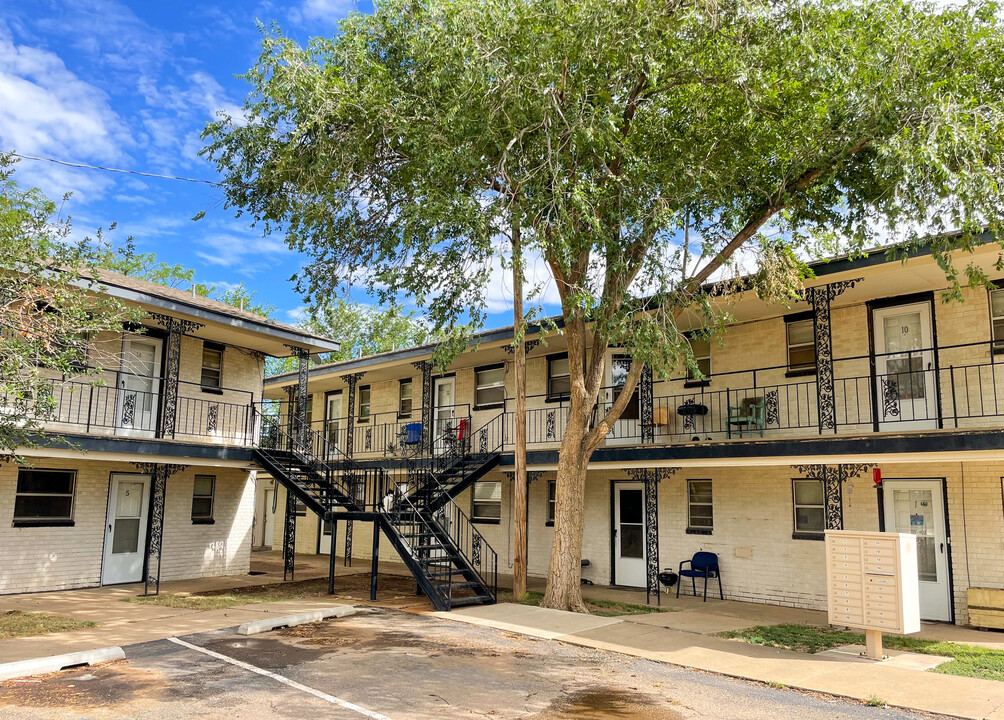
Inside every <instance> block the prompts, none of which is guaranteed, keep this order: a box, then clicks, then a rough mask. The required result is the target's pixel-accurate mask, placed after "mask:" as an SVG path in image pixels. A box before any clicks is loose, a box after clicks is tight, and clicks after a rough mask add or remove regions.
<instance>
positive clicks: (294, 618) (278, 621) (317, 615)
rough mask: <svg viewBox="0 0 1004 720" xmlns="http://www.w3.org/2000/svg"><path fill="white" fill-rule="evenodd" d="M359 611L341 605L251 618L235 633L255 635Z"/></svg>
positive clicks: (349, 606)
mask: <svg viewBox="0 0 1004 720" xmlns="http://www.w3.org/2000/svg"><path fill="white" fill-rule="evenodd" d="M359 612H360V611H359V610H357V609H356V608H354V607H353V606H351V605H342V606H340V607H334V608H328V609H327V610H315V611H314V612H302V613H296V614H294V615H283V616H282V617H277V618H268V619H267V620H253V621H251V622H246V623H244V624H243V625H241V626H240V627H238V628H237V634H238V635H257V634H258V633H263V632H268V631H269V630H275V629H276V628H284V627H294V626H296V625H304V624H306V623H312V622H317V621H318V620H327V619H328V618H343V617H349V616H350V615H356V614H357V613H359Z"/></svg>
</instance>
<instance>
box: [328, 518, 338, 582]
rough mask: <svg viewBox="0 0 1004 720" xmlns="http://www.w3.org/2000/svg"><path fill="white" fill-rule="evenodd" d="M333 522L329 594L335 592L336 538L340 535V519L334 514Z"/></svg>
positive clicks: (329, 562) (329, 563) (329, 564)
mask: <svg viewBox="0 0 1004 720" xmlns="http://www.w3.org/2000/svg"><path fill="white" fill-rule="evenodd" d="M330 524H331V548H330V550H331V553H330V554H329V555H328V595H334V594H335V539H336V538H337V537H338V532H337V528H338V521H337V520H335V518H334V514H332V518H331V521H330Z"/></svg>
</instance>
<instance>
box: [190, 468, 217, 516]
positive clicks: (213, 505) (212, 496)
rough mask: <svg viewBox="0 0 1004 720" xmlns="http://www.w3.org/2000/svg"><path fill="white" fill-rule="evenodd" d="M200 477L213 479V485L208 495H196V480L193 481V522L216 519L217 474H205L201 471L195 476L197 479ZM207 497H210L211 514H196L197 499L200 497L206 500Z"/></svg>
mask: <svg viewBox="0 0 1004 720" xmlns="http://www.w3.org/2000/svg"><path fill="white" fill-rule="evenodd" d="M199 478H209V479H210V480H211V482H212V485H211V486H210V489H209V494H208V495H196V494H195V485H194V482H193V485H192V521H193V522H204V521H206V520H212V519H214V517H215V515H216V476H215V475H205V474H202V473H200V474H198V475H196V476H195V480H196V481H197V480H198V479H199ZM206 498H209V514H208V515H196V514H195V501H196V500H198V499H202V500H205V499H206Z"/></svg>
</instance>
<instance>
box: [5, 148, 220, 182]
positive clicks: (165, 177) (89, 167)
mask: <svg viewBox="0 0 1004 720" xmlns="http://www.w3.org/2000/svg"><path fill="white" fill-rule="evenodd" d="M2 154H5V155H10V156H11V157H16V158H21V159H22V160H38V161H41V162H50V163H55V164H56V165H65V166H66V167H72V168H83V169H84V170H104V171H105V172H116V173H123V174H125V175H139V176H141V177H149V178H158V179H160V180H182V181H184V182H190V183H200V184H203V185H213V186H216V187H222V186H224V185H227V184H229V183H223V182H219V181H217V180H206V179H204V178H190V177H182V176H180V175H161V174H159V173H150V172H142V171H140V170H126V169H124V168H113V167H104V166H102V165H88V164H87V163H79V162H70V161H69V160H58V159H56V158H50V157H37V156H35V155H22V154H21V153H16V152H4V153H2Z"/></svg>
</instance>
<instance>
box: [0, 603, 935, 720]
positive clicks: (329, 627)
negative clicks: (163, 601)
mask: <svg viewBox="0 0 1004 720" xmlns="http://www.w3.org/2000/svg"><path fill="white" fill-rule="evenodd" d="M183 639H184V640H185V641H186V642H188V643H190V644H192V645H195V646H198V647H199V648H204V649H205V650H206V651H208V652H210V653H215V654H218V655H222V656H225V658H229V659H232V660H233V661H235V662H237V663H246V664H248V665H250V666H253V667H254V668H257V669H259V671H260V672H264V673H274V674H275V676H268V675H263V674H259V672H256V671H254V670H253V669H251V668H249V667H246V666H240V665H235V664H232V663H231V662H228V661H227V660H226V659H221V658H219V657H215V656H213V655H209V654H205V653H203V652H200V651H199V650H196V649H192V648H189V647H185V646H183V645H179V644H176V643H174V642H172V641H170V640H160V641H156V642H149V643H143V644H140V645H133V646H129V647H127V648H125V651H126V660H124V661H120V662H116V663H110V664H108V665H104V666H100V667H97V668H81V669H78V670H67V671H63V672H62V673H57V674H53V675H48V676H41V677H36V678H28V679H23V680H15V681H7V682H4V683H0V718H4V719H6V718H18V720H22V719H23V720H42V719H45V720H50V719H51V718H59V719H61V720H63V719H65V720H79V719H82V718H94V719H95V720H115V719H117V718H144V719H145V718H151V719H152V718H157V719H158V720H172V719H174V718H217V717H227V718H249V719H253V720H266V719H267V718H302V717H318V718H334V719H335V720H342V719H345V720H350V719H351V720H360V719H361V718H364V717H369V718H377V719H379V718H380V717H381V716H384V717H387V718H391V719H392V720H405V719H407V720H413V719H414V720H433V719H435V720H449V719H452V718H471V717H490V718H500V719H507V718H528V719H534V720H557V719H559V718H577V719H578V720H607V719H608V718H610V719H612V718H618V719H621V720H643V719H644V720H678V719H681V718H716V719H719V718H721V719H728V718H744V719H745V718H749V719H757V718H781V717H784V718H800V719H801V718H805V719H807V720H813V719H815V718H819V719H820V720H822V719H823V718H825V719H827V720H831V719H833V718H882V719H884V720H898V719H906V718H921V717H930V716H928V715H920V714H912V713H908V712H903V711H898V710H890V709H882V708H875V707H867V706H864V705H859V704H852V703H847V702H844V701H841V700H837V699H834V698H828V697H822V696H815V695H810V694H805V693H799V692H795V691H792V690H785V689H778V688H772V687H767V686H764V685H757V684H753V683H746V682H742V681H738V680H733V679H728V678H724V677H719V676H716V675H710V674H705V673H699V672H695V671H690V670H684V669H680V668H675V667H671V666H666V665H662V664H659V663H656V662H651V661H647V660H641V659H636V658H631V657H627V656H622V655H618V654H614V653H606V652H601V651H593V650H588V649H584V648H578V647H574V646H570V645H565V644H562V643H559V642H555V641H551V640H539V639H535V638H529V637H523V636H518V635H514V634H510V633H506V632H503V631H499V630H495V629H492V628H483V627H476V626H470V625H464V624H459V623H453V622H449V621H445V620H441V619H438V618H435V617H430V616H422V615H414V614H410V613H402V612H399V611H396V610H391V609H378V610H375V611H374V612H373V613H371V614H366V615H356V616H352V617H348V618H343V619H340V620H330V621H325V622H322V623H316V624H311V625H304V626H300V627H297V628H290V629H287V630H280V631H276V632H272V633H267V634H263V635H256V636H251V637H241V636H238V635H236V634H235V633H234V632H233V631H232V630H223V631H216V632H210V633H202V634H198V635H191V636H187V637H185V638H183ZM283 679H285V680H286V681H287V682H289V683H292V686H291V685H290V684H284V682H283ZM336 701H337V702H336ZM347 704H354V705H356V706H359V707H355V708H353V707H349V706H347Z"/></svg>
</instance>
